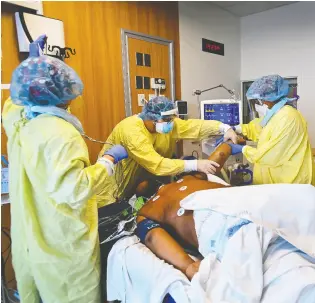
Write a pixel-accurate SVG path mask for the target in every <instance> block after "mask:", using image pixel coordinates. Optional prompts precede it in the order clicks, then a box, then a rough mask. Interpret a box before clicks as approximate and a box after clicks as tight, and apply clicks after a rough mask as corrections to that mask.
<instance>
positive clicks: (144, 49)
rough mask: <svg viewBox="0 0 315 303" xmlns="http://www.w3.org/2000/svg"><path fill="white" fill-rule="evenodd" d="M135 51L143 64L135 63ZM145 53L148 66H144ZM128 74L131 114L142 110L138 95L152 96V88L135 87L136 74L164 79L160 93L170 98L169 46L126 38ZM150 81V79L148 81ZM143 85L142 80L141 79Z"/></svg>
mask: <svg viewBox="0 0 315 303" xmlns="http://www.w3.org/2000/svg"><path fill="white" fill-rule="evenodd" d="M137 53H138V56H139V54H142V55H143V60H142V61H143V65H138V64H137ZM145 55H149V57H150V60H149V61H150V66H145ZM128 57H129V76H130V92H131V106H132V114H133V115H134V114H137V113H140V112H141V111H142V106H139V104H138V95H139V94H143V95H144V97H145V99H146V100H149V99H150V97H153V95H154V94H155V91H154V89H152V88H151V83H150V88H148V89H145V88H137V87H136V76H138V77H142V79H144V77H148V78H150V79H151V78H162V79H164V80H165V88H166V89H165V90H161V91H160V95H164V96H165V97H168V98H171V87H170V85H171V81H170V62H169V47H168V45H163V44H159V43H154V42H148V41H144V40H140V39H135V38H130V37H129V38H128ZM150 82H151V81H150ZM142 83H143V85H144V80H143V81H142Z"/></svg>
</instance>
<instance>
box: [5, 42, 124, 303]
mask: <svg viewBox="0 0 315 303" xmlns="http://www.w3.org/2000/svg"><path fill="white" fill-rule="evenodd" d="M44 43H45V36H41V37H40V38H39V39H38V40H37V41H35V42H34V43H32V44H31V47H30V56H29V57H28V59H26V60H25V61H23V62H22V63H21V64H20V65H19V66H18V67H17V68H16V70H15V71H14V73H13V77H12V82H11V99H9V100H7V101H6V103H5V105H4V109H3V113H2V117H3V125H4V128H5V131H6V134H7V136H8V153H9V160H10V171H9V173H10V184H9V186H10V201H11V236H12V257H13V265H14V271H15V277H16V281H17V286H18V291H19V295H20V298H21V302H23V303H37V302H39V301H40V297H41V299H42V301H43V302H45V303H66V302H73V303H78V302H81V303H91V302H95V303H99V302H100V263H99V262H100V260H99V241H98V228H97V227H98V223H97V221H98V218H97V203H96V201H95V199H94V198H93V196H94V195H97V194H99V193H101V192H102V191H103V190H104V189H105V188H104V184H105V183H106V179H107V178H108V177H109V176H110V175H111V174H112V173H113V166H114V164H113V162H117V161H119V160H121V159H123V158H125V157H126V156H127V154H126V151H125V149H124V148H123V147H122V146H115V147H113V148H112V149H111V150H109V151H108V152H109V153H110V154H111V156H104V157H102V158H101V159H99V160H98V162H97V163H96V164H95V165H91V164H90V161H89V154H88V149H87V146H86V144H85V142H84V140H83V139H82V137H81V135H80V132H83V131H82V127H81V123H80V121H79V120H78V119H77V118H76V117H74V116H73V115H71V114H69V113H68V111H67V110H66V108H67V106H69V104H70V102H71V100H74V99H75V98H76V97H77V96H80V95H81V94H82V90H83V84H82V82H81V80H80V78H79V76H78V75H77V74H76V72H75V71H74V70H73V69H71V68H70V67H69V66H67V65H66V64H65V63H63V62H62V61H60V60H58V59H55V58H51V57H47V56H39V51H40V49H39V46H40V47H41V48H43V46H44Z"/></svg>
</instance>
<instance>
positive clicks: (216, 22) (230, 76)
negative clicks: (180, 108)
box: [179, 2, 240, 117]
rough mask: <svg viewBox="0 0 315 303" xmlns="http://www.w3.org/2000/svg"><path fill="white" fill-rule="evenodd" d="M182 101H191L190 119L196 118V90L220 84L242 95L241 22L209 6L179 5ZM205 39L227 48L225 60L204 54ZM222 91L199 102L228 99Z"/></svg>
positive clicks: (188, 3)
mask: <svg viewBox="0 0 315 303" xmlns="http://www.w3.org/2000/svg"><path fill="white" fill-rule="evenodd" d="M179 33H180V36H179V37H180V61H181V89H182V95H181V97H182V100H185V101H188V102H189V103H188V106H189V117H197V115H198V111H197V97H196V96H192V91H193V89H201V90H202V89H207V88H210V87H213V86H216V85H219V84H223V85H225V86H226V87H228V88H231V89H236V90H237V91H239V87H240V84H239V83H240V18H238V17H235V16H233V15H231V14H230V13H228V12H226V11H224V10H222V9H220V8H219V7H217V6H215V5H213V4H211V3H209V2H179ZM202 38H206V39H209V40H214V41H217V42H220V43H223V44H224V50H225V56H219V55H214V54H210V53H206V52H203V51H202V44H201V41H202ZM228 97H229V94H228V93H227V92H226V91H225V90H224V89H222V88H218V89H216V90H213V91H210V92H207V93H204V94H202V95H201V96H200V100H207V99H215V98H228Z"/></svg>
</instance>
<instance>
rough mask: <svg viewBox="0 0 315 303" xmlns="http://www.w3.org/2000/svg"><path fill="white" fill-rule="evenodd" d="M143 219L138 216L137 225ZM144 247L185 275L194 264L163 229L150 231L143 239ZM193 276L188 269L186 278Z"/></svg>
mask: <svg viewBox="0 0 315 303" xmlns="http://www.w3.org/2000/svg"><path fill="white" fill-rule="evenodd" d="M144 219H146V218H145V217H143V216H138V218H137V223H140V222H141V221H142V220H144ZM145 245H146V246H147V247H148V248H150V250H151V251H152V252H154V253H155V254H156V255H157V256H158V257H159V258H160V259H162V260H165V261H166V262H167V263H169V264H172V265H173V266H174V267H175V268H177V269H179V270H180V271H181V272H183V273H184V274H186V270H187V268H188V267H189V265H191V264H192V263H194V262H195V261H194V260H193V259H192V258H190V256H189V255H188V254H187V253H185V251H184V249H183V248H182V247H181V246H180V245H179V244H178V243H177V242H176V241H175V240H174V238H173V237H172V236H171V235H170V234H169V233H168V232H167V231H166V230H165V229H163V228H154V229H152V230H150V231H149V232H148V234H147V235H146V237H145ZM190 268H191V267H190ZM193 274H194V273H193V271H192V270H191V269H190V270H189V272H188V275H187V277H188V278H189V279H191V278H192V276H193Z"/></svg>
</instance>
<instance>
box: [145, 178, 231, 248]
mask: <svg viewBox="0 0 315 303" xmlns="http://www.w3.org/2000/svg"><path fill="white" fill-rule="evenodd" d="M221 187H225V186H224V185H221V184H218V183H214V182H209V181H206V180H200V179H199V178H197V177H195V176H184V177H183V178H182V179H180V180H178V181H176V182H173V183H170V184H166V185H163V186H161V187H160V188H159V190H158V191H157V193H156V194H155V195H154V196H153V197H152V198H151V199H150V200H149V201H148V202H147V203H146V204H145V205H144V206H143V207H142V209H141V210H140V212H139V215H140V216H144V217H146V218H148V219H151V220H154V221H157V222H159V223H161V224H162V225H164V226H165V227H167V228H169V229H171V230H172V231H174V232H175V233H176V234H177V236H179V237H180V238H181V239H182V240H183V241H184V242H186V243H188V244H190V245H193V246H194V247H196V248H197V247H198V241H197V236H196V232H195V224H194V220H193V213H192V211H187V210H186V211H184V210H183V209H181V208H180V201H181V200H182V199H184V198H185V197H187V196H188V195H190V194H191V193H194V192H196V191H199V190H205V189H214V188H221Z"/></svg>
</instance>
